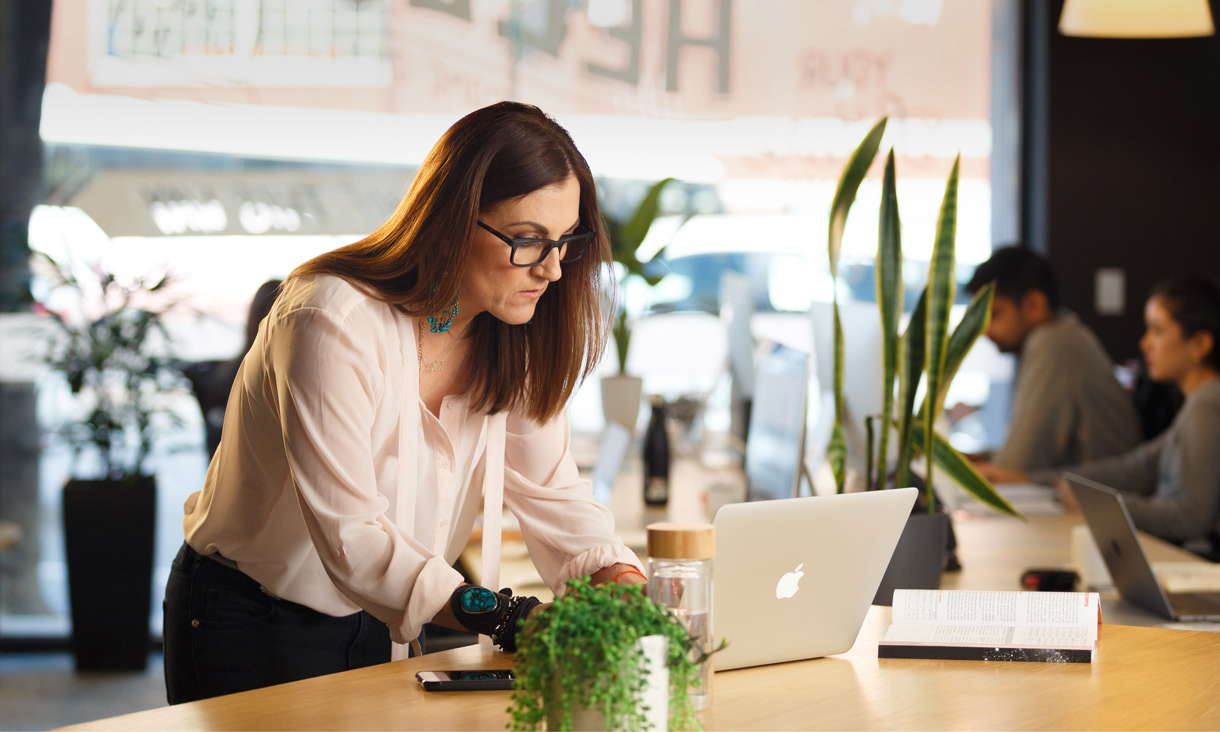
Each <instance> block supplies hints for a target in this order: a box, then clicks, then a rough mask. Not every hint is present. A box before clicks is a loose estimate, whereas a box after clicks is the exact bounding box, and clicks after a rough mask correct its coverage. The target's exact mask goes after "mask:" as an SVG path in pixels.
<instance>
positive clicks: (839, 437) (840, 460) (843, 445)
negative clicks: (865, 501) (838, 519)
mask: <svg viewBox="0 0 1220 732" xmlns="http://www.w3.org/2000/svg"><path fill="white" fill-rule="evenodd" d="M826 461H827V462H828V463H830V472H831V473H833V474H834V477H835V492H836V493H842V492H843V490H844V483H845V482H846V480H847V442H846V440H844V439H843V424H842V423H841V422H839V421H838V420H835V426H834V430H832V431H831V433H830V445H829V446H828V447H827V448H826Z"/></svg>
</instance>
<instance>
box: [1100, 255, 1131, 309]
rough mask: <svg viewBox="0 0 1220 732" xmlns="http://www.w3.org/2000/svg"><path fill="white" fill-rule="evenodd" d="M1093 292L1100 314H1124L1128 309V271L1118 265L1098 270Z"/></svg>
mask: <svg viewBox="0 0 1220 732" xmlns="http://www.w3.org/2000/svg"><path fill="white" fill-rule="evenodd" d="M1093 292H1094V303H1093V307H1095V308H1096V309H1097V314H1098V315H1122V314H1123V312H1124V311H1126V309H1127V273H1126V272H1124V271H1123V270H1121V269H1119V268H1118V267H1103V268H1102V269H1099V270H1097V274H1096V276H1095V280H1094V289H1093Z"/></svg>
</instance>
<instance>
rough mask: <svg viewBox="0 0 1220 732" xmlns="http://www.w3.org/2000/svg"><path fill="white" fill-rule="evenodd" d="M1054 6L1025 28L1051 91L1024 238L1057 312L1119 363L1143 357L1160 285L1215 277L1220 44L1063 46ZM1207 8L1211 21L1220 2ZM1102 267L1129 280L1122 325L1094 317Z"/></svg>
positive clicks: (1080, 42)
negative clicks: (1039, 260) (1060, 308)
mask: <svg viewBox="0 0 1220 732" xmlns="http://www.w3.org/2000/svg"><path fill="white" fill-rule="evenodd" d="M1061 5H1062V3H1061V2H1057V1H1056V2H1053V3H1050V7H1049V8H1047V10H1050V12H1045V13H1030V14H1027V16H1026V18H1027V20H1029V21H1030V22H1031V27H1030V31H1031V32H1037V33H1041V34H1043V36H1042V39H1041V40H1042V41H1043V44H1044V45H1043V46H1042V48H1043V49H1044V51H1043V52H1044V54H1045V65H1044V67H1043V70H1042V72H1041V73H1043V74H1045V79H1044V82H1045V85H1044V88H1045V89H1046V90H1047V93H1046V96H1045V98H1044V100H1043V104H1044V105H1045V106H1044V107H1043V108H1042V109H1040V110H1039V109H1035V110H1034V111H1035V113H1036V114H1038V113H1040V114H1043V115H1045V117H1044V121H1045V127H1044V129H1045V132H1046V134H1045V139H1044V140H1041V141H1039V140H1036V139H1035V140H1032V141H1031V142H1032V144H1033V145H1034V150H1032V153H1033V155H1034V156H1037V155H1039V154H1041V155H1043V156H1044V158H1043V159H1042V160H1043V162H1044V163H1045V172H1044V177H1045V179H1044V181H1043V184H1044V185H1045V190H1044V191H1042V195H1041V196H1040V198H1041V200H1042V201H1043V202H1044V203H1043V205H1045V207H1046V210H1045V212H1044V213H1045V215H1044V216H1043V217H1041V218H1039V217H1037V216H1034V217H1027V219H1026V220H1027V221H1039V220H1041V222H1042V224H1041V225H1042V227H1043V228H1044V231H1030V232H1027V237H1028V238H1030V239H1031V243H1032V244H1034V245H1035V246H1036V247H1039V248H1041V247H1043V246H1044V247H1045V251H1046V253H1047V254H1048V255H1049V256H1050V258H1051V261H1052V262H1053V264H1054V266H1055V268H1056V271H1057V272H1058V274H1059V276H1060V278H1061V282H1062V283H1063V288H1064V293H1063V295H1064V297H1063V299H1064V304H1065V305H1066V306H1067V307H1069V308H1071V309H1073V310H1075V311H1076V312H1077V313H1078V314H1079V315H1080V316H1081V317H1082V318H1083V319H1084V320H1085V321H1086V322H1087V323H1088V324H1089V325H1090V326H1091V327H1092V328H1093V329H1094V330H1095V331H1096V332H1097V334H1098V336H1099V337H1101V339H1102V341H1103V343H1105V345H1106V347H1107V349H1108V350H1109V351H1110V353H1111V355H1112V356H1113V357H1114V358H1116V359H1124V358H1128V357H1132V356H1135V355H1137V354H1138V348H1137V340H1138V338H1139V336H1140V334H1141V332H1142V327H1143V326H1142V310H1143V301H1144V298H1145V297H1146V295H1147V293H1148V290H1149V289H1150V288H1151V287H1152V285H1153V284H1154V283H1155V282H1156V281H1157V280H1160V279H1162V278H1164V277H1168V276H1173V275H1180V274H1186V273H1205V274H1210V275H1212V276H1220V37H1217V36H1212V37H1210V38H1203V39H1165V40H1159V39H1158V40H1127V39H1092V38H1069V37H1066V36H1063V35H1060V34H1059V33H1058V31H1057V30H1056V29H1055V24H1056V23H1057V21H1058V17H1059V13H1058V9H1059V7H1061ZM1211 5H1212V13H1213V17H1218V16H1216V12H1217V5H1220V0H1212V2H1211ZM1031 40H1032V39H1031ZM1027 68H1030V67H1027ZM1031 73H1035V74H1037V73H1039V70H1038V68H1037V65H1034V66H1033V67H1032V68H1031ZM1039 147H1041V149H1040V150H1039V149H1038V148H1039ZM1036 200H1037V199H1035V202H1036ZM1035 205H1036V203H1035ZM1039 240H1040V241H1039ZM1101 267H1117V268H1120V269H1122V270H1123V271H1124V272H1125V275H1126V309H1125V311H1124V312H1123V313H1122V314H1121V315H1104V316H1103V315H1099V314H1098V313H1097V311H1096V308H1095V307H1094V296H1095V275H1096V271H1097V269H1098V268H1101Z"/></svg>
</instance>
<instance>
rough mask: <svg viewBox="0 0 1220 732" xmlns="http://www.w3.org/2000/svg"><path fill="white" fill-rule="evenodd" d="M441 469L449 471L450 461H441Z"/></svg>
mask: <svg viewBox="0 0 1220 732" xmlns="http://www.w3.org/2000/svg"><path fill="white" fill-rule="evenodd" d="M441 469H442V470H448V469H449V461H448V460H441Z"/></svg>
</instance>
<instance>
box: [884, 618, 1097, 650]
mask: <svg viewBox="0 0 1220 732" xmlns="http://www.w3.org/2000/svg"><path fill="white" fill-rule="evenodd" d="M1096 641H1097V626H1093V627H1092V632H1090V629H1089V628H1086V627H1081V626H1076V627H1067V626H1063V627H1040V628H1029V627H1016V626H1011V625H1010V626H1003V625H899V624H894V625H891V626H890V628H889V630H887V631H886V633H885V639H884V640H882V641H881V642H882V643H914V644H920V645H936V646H997V647H1004V646H1019V647H1022V648H1080V649H1084V650H1088V649H1090V648H1092V647H1093V644H1094V643H1095V642H1096Z"/></svg>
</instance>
